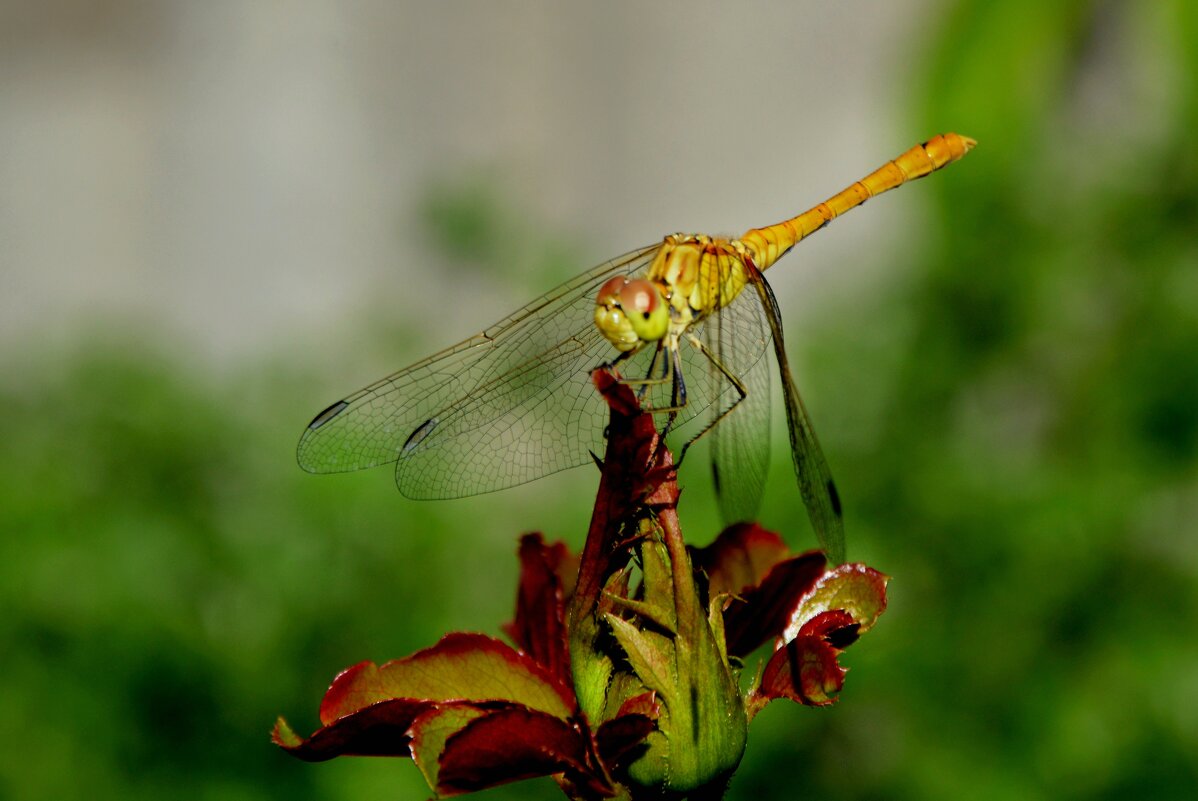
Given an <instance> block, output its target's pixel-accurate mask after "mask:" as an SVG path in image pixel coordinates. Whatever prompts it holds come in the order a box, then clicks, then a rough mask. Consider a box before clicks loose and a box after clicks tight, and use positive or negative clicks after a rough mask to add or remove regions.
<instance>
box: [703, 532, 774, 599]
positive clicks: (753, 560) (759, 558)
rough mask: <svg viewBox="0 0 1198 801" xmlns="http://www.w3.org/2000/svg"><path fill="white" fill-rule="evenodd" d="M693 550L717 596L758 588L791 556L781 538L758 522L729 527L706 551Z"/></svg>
mask: <svg viewBox="0 0 1198 801" xmlns="http://www.w3.org/2000/svg"><path fill="white" fill-rule="evenodd" d="M690 550H691V559H692V561H693V562H694V566H695V570H696V571H699V570H701V571H703V573H705V574H706V575H707V586H708V592H709V593H710V594H711V595H712V596H713V597H714V596H716V595H719V594H720V593H729V594H739V593H741V592H744V591H745V590H747V589H749V588H751V587H756V586H757V585H758V584H760V583H761V580H762V579H764V578H765V576H766V574H767V573H769V571H770V569H771V568H772V567H773V566H774V565H776V564H778V563H779V562H781V561H782V560H783V559H785V558H786V557H787V556H788V555H789V553H790V549H789V548H787V547H786V543H785V542H783V541H782V538H781V537H779V536H778V535H777V534H775V533H774V532H772V531H767V530H766V529H764V528H762V527H761V526H759V525H757V524H756V523H737V524H736V525H732V526H729V527H728V528H726V529H724V530H723V531H722V532H721V533H720V536H718V537H716V539H715V542H713V543H711V544H710V545H708V546H707V547H706V548H691V549H690Z"/></svg>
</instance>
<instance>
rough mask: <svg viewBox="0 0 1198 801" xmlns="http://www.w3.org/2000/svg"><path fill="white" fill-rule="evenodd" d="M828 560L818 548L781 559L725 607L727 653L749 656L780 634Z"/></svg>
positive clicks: (821, 573)
mask: <svg viewBox="0 0 1198 801" xmlns="http://www.w3.org/2000/svg"><path fill="white" fill-rule="evenodd" d="M826 564H827V560H826V559H825V557H824V555H823V554H822V553H821V552H819V551H808V552H807V553H805V554H802V555H800V556H796V557H794V558H793V559H787V560H785V561H783V562H779V563H778V564H776V565H774V567H773V569H772V570H770V571H769V573H768V574H767V575H766V577H765V579H764V580H763V581H762V582H761V584H760V585H759V586H757V587H754V588H752V589H750V590H747V591H745V592H743V593H741V597H740V598H734V599H733V600H732V601H731V602H729V604H728V607H727V608H726V609H725V610H724V631H725V638H726V640H727V643H728V653H729V654H731V655H733V656H747V655H748V654H750V653H752V652H753V651H754V650H755V649H756V648H758V647H759V646H761V645H762V644H763V643H765V642H767V641H768V640H770V639H772V638H775V637H777V636H779V635H780V634H781V633H782V631H783V630H784V629H785V628H786V626H787V624H788V623H789V622H790V621H791V619H792V613H793V612H794V609H795V607H796V605H797V604H798V603H799V600H800V599H801V598H803V597H805V596H806V595H808V594H809V593H810V592H811V590H812V588H813V587H814V586H815V585H816V583H817V582H818V581H819V579H820V577H821V576H823V575H825V573H824V567H825V565H826Z"/></svg>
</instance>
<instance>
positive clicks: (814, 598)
mask: <svg viewBox="0 0 1198 801" xmlns="http://www.w3.org/2000/svg"><path fill="white" fill-rule="evenodd" d="M888 581H890V577H889V576H887V575H885V574H884V573H879V572H878V571H877V570H874V569H873V568H872V567H866V566H865V565H863V564H860V563H854V564H847V565H841V566H840V567H838V568H836V569H835V570H832V571H829V572H828V573H825V574H824V575H823V576H822V577H820V579H819V581H817V582H816V583H815V586H814V587H812V588H811V591H810V592H808V593H807V594H806V595H805V596H804V597H803V598H802V599H801V600H800V601H799V603H798V604H797V605H796V606H795V608H794V612H793V614H792V615H791V617H790V622H789V624H788V625H787V626H786V630H785V631H784V632H783V633H782V637H783V639H787V640H789V639H792V638H793V637H795V636H797V635H798V634H799V630H800V629H801V628H802V627H803V625H804V624H805V623H806V622H807V621H809V620H811V619H812V618H814V617H816V616H817V615H819V614H821V613H823V612H827V611H831V610H835V609H843V610H844V611H846V612H848V613H849V614H850V615H852V618H853V622H854V623H856V624H857V626H858V627H859V632H860V633H862V634H864V633H865V632H867V631H869V630H870V628H872V627H873V625H874V623H875V622H877V620H878V617H880V616H881V614H882V613H883V612H885V611H886V583H887V582H888Z"/></svg>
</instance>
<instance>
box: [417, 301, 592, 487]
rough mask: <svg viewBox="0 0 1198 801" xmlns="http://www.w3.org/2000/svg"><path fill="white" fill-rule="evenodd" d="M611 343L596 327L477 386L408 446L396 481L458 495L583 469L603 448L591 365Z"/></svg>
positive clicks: (510, 485)
mask: <svg viewBox="0 0 1198 801" xmlns="http://www.w3.org/2000/svg"><path fill="white" fill-rule="evenodd" d="M611 355H612V347H611V345H610V344H609V343H608V342H607V340H605V339H603V337H602V336H601V335H600V334H599V333H598V331H597V329H595V327H594V325H591V326H590V327H589V328H587V329H583V330H581V331H578V332H576V334H575V335H574V336H570V337H567V338H566V339H565V340H563V341H561V342H559V343H558V344H557V345H556V346H554V347H553V348H550V349H549V350H547V351H545V352H543V353H540V354H538V355H537V356H535V357H533V358H531V359H527V360H525V361H524V362H523V363H521V364H519V365H516V366H514V367H512V368H511V369H508V370H506V371H504V372H502V373H500V374H499V375H498V376H497V377H496V378H494V379H492V380H491V381H490V382H488V383H486V384H483V385H481V386H479V387H476V388H475V391H474V392H471V393H470V394H469V395H467V396H466V397H464V398H462V399H461V400H460V401H458V402H457V403H456V404H454V405H452V406H450V407H448V408H445V409H442V410H441V411H440V412H438V413H437V415H436V416H435V417H434V418H432V419H430V421H429V422H428V424H427V425H428V428H429V431H428V433H427V434H426V435H422V436H420V438H419V440H418V441H411V442H409V443H407V445H405V446H404V448H403V452H402V453H401V454H400V458H399V461H398V463H397V464H396V466H395V482H396V484H397V485H398V486H399V489H400V491H401V492H403V494H404V495H407V496H408V497H409V498H420V499H432V498H455V497H461V496H464V495H476V494H479V493H483V492H492V491H494V490H500V489H505V488H507V487H513V486H516V485H517V484H523V483H524V482H526V481H532V480H533V479H535V478H539V477H541V476H545V475H549V474H550V473H555V472H557V471H559V470H565V469H567V468H570V467H577V466H578V465H580V464H584V463H587V462H590V461H591V457H590V454H591V453H592V452H596V453H598V452H601V451H602V449H603V447H602V445H603V431H604V427H605V425H606V424H607V416H608V409H607V405H606V403H605V401H604V400H603V398H602V397H601V396H600V395H599V393H598V392H597V391H596V390H595V388H594V386H593V385H592V384H591V371H592V370H593V369H594V368H595V367H597V366H598V365H599V364H601V363H602V362H603V361H604V359H607V358H610V357H611Z"/></svg>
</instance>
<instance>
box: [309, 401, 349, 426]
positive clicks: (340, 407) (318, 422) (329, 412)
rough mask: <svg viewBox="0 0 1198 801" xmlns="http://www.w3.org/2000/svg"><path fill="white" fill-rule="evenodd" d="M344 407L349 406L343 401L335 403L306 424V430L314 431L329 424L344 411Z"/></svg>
mask: <svg viewBox="0 0 1198 801" xmlns="http://www.w3.org/2000/svg"><path fill="white" fill-rule="evenodd" d="M346 406H349V402H348V401H343V400H339V401H337V402H336V403H334V404H333V405H332V406H330V407H329V408H327V409H325V410H324V411H323V412H321V413H320V414H318V415H316V417H314V418H312V422H311V423H308V430H309V431H315V430H316V429H318V428H320V427H321V426H322V425H324V424H325V423H327V422H329V421H330V420H332V419H333V418H334V417H336V416H337V415H339V414H341V413H342V412H343V411H345V407H346Z"/></svg>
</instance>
